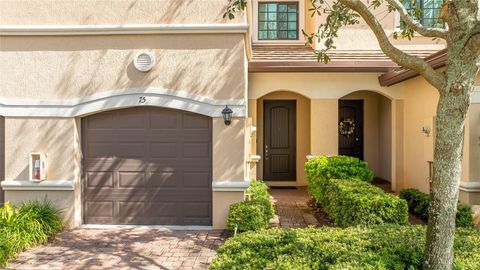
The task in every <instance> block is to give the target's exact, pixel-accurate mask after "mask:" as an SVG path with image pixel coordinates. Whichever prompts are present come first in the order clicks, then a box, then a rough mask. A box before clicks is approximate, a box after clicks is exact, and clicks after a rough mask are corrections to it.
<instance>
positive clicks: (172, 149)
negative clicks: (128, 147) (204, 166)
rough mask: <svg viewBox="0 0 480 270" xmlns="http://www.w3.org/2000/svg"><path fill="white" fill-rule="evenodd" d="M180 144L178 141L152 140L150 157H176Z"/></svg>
mask: <svg viewBox="0 0 480 270" xmlns="http://www.w3.org/2000/svg"><path fill="white" fill-rule="evenodd" d="M180 147H181V144H180V143H178V142H152V143H151V144H150V151H151V152H150V153H151V157H152V158H178V157H179V155H178V150H179V148H180Z"/></svg>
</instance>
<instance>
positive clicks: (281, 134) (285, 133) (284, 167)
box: [263, 100, 297, 181]
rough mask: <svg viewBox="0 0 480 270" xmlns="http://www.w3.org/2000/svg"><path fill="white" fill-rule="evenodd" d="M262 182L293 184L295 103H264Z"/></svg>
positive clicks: (295, 176)
mask: <svg viewBox="0 0 480 270" xmlns="http://www.w3.org/2000/svg"><path fill="white" fill-rule="evenodd" d="M264 117H265V119H264V120H265V122H264V123H265V137H264V142H265V144H264V145H265V146H264V153H263V156H264V162H263V164H264V172H263V178H264V180H265V181H296V180H297V169H296V168H297V164H296V101H295V100H265V102H264Z"/></svg>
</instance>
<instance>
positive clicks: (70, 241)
mask: <svg viewBox="0 0 480 270" xmlns="http://www.w3.org/2000/svg"><path fill="white" fill-rule="evenodd" d="M225 239H226V234H225V232H223V231H171V230H168V229H164V228H145V227H139V228H128V229H125V228H122V229H116V228H115V229H87V228H77V229H72V230H67V231H64V232H62V233H60V234H59V235H58V236H57V237H56V238H55V240H53V241H52V242H51V243H49V244H47V245H45V246H40V247H36V248H31V249H28V250H27V251H25V252H23V253H21V254H19V256H18V257H17V260H16V261H13V262H11V263H10V264H9V266H8V269H49V270H50V269H51V270H54V269H68V270H71V269H115V270H117V269H206V268H208V265H209V264H210V262H211V260H212V258H213V257H214V256H215V250H216V249H217V248H218V247H219V246H221V245H222V244H223V243H224V241H225Z"/></svg>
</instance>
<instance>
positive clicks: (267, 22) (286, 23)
mask: <svg viewBox="0 0 480 270" xmlns="http://www.w3.org/2000/svg"><path fill="white" fill-rule="evenodd" d="M258 40H298V2H259V3H258Z"/></svg>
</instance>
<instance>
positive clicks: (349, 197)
mask: <svg viewBox="0 0 480 270" xmlns="http://www.w3.org/2000/svg"><path fill="white" fill-rule="evenodd" d="M305 172H306V174H307V178H308V182H309V186H308V191H309V193H310V195H312V197H313V198H314V199H315V201H316V202H317V203H319V204H321V206H322V208H323V209H324V210H325V212H326V213H327V214H328V216H329V217H330V219H331V220H332V221H333V222H334V223H335V225H337V226H341V227H347V226H355V225H365V226H367V225H375V224H385V223H391V224H407V222H408V206H407V203H406V201H405V200H402V199H400V198H398V197H397V196H394V195H391V194H386V193H385V192H384V191H383V190H381V189H380V188H377V187H375V186H373V185H371V184H370V183H369V182H370V181H371V180H372V178H373V172H372V171H371V170H369V169H368V167H367V164H366V163H365V162H363V161H361V160H359V159H358V158H353V157H346V156H334V157H325V156H323V157H318V158H315V159H312V160H310V161H309V162H307V163H306V164H305Z"/></svg>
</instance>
